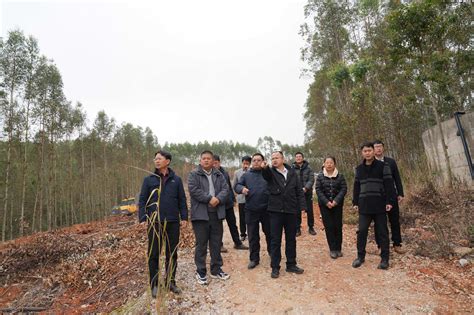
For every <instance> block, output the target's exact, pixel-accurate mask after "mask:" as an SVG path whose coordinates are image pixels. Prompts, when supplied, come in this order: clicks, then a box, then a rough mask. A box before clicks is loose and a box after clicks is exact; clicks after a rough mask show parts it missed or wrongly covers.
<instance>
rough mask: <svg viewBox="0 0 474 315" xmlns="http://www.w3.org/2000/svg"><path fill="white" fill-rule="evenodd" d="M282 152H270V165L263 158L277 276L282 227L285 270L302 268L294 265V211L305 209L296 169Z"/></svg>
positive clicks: (275, 275) (300, 271)
mask: <svg viewBox="0 0 474 315" xmlns="http://www.w3.org/2000/svg"><path fill="white" fill-rule="evenodd" d="M284 161H285V158H284V156H283V152H281V151H275V152H273V153H272V167H269V166H268V165H267V163H266V162H265V161H263V162H262V176H263V178H264V179H265V180H266V181H267V184H268V191H269V193H270V196H269V199H268V208H267V211H268V213H269V215H270V237H271V245H270V252H271V267H272V273H271V277H272V278H278V277H279V276H280V261H281V237H282V233H283V229H284V230H285V240H286V245H285V255H286V271H287V272H293V273H296V274H302V273H303V272H304V270H303V269H302V268H300V267H298V266H297V265H296V229H297V227H296V220H297V218H296V214H297V211H306V209H305V208H306V200H305V199H304V194H303V189H302V187H301V181H300V180H299V178H298V175H297V174H296V171H295V170H294V169H293V168H292V167H290V166H289V165H288V164H285V163H284Z"/></svg>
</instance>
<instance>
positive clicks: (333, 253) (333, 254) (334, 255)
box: [329, 250, 338, 259]
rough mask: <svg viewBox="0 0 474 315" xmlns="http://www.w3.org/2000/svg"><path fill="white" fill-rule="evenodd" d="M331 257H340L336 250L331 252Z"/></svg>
mask: <svg viewBox="0 0 474 315" xmlns="http://www.w3.org/2000/svg"><path fill="white" fill-rule="evenodd" d="M329 256H331V258H332V259H336V258H337V257H338V256H337V252H336V251H335V250H332V251H330V252H329Z"/></svg>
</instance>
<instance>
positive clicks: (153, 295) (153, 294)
mask: <svg viewBox="0 0 474 315" xmlns="http://www.w3.org/2000/svg"><path fill="white" fill-rule="evenodd" d="M157 293H158V286H154V287H153V288H151V297H152V298H154V299H156V295H157Z"/></svg>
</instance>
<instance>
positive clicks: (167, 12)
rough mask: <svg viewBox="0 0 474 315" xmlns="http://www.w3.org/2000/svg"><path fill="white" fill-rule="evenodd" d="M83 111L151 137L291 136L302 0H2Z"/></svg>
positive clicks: (249, 139) (301, 94)
mask: <svg viewBox="0 0 474 315" xmlns="http://www.w3.org/2000/svg"><path fill="white" fill-rule="evenodd" d="M0 1H2V2H1V4H0V17H1V30H0V31H1V32H0V34H1V36H3V37H5V36H6V34H7V32H8V30H11V29H13V28H20V29H22V30H23V31H24V32H25V33H26V34H28V35H33V36H34V37H36V38H37V39H38V41H39V45H40V49H41V52H42V53H43V54H45V55H46V56H47V57H49V58H52V59H54V61H55V63H56V64H57V66H58V68H59V70H60V71H61V74H62V76H63V81H64V87H65V93H66V96H67V98H68V99H69V100H71V101H73V102H76V101H80V102H82V103H83V105H84V108H85V109H86V111H87V113H88V116H89V120H90V121H93V119H94V117H95V115H96V114H97V112H98V111H99V110H105V112H106V113H107V114H108V115H109V116H112V117H114V118H115V119H116V120H117V121H118V123H122V122H130V123H132V124H134V125H138V126H142V127H143V128H145V127H146V126H149V127H150V128H151V129H152V130H153V132H154V133H155V134H156V135H157V137H158V140H159V142H160V143H164V142H165V141H168V142H184V141H190V142H198V141H204V140H208V141H217V140H233V141H239V142H246V143H249V144H252V145H255V144H256V143H257V139H258V137H260V136H261V137H263V136H266V135H267V136H272V137H273V138H274V139H279V140H281V141H283V142H286V143H290V144H302V143H303V140H304V131H305V123H304V120H303V113H304V103H305V100H306V93H307V88H308V84H309V79H308V78H300V72H301V69H302V68H303V67H304V64H303V63H302V62H301V61H300V48H301V47H302V45H303V41H302V39H301V37H300V35H298V31H299V25H300V24H302V23H303V6H304V4H305V3H306V0H240V1H227V0H201V1H197V0H180V1H174V0H173V1H172V0H166V1H165V0H163V1H137V0H130V1H31V0H30V1H11V0H10V1H8V0H0Z"/></svg>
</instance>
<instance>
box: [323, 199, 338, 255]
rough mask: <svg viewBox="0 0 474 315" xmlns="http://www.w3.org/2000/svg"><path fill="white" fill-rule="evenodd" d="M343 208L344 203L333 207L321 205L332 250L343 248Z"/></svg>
mask: <svg viewBox="0 0 474 315" xmlns="http://www.w3.org/2000/svg"><path fill="white" fill-rule="evenodd" d="M342 208H343V207H342V205H338V206H336V207H334V208H331V209H329V208H328V207H326V206H324V205H319V209H320V210H321V216H322V217H323V224H324V231H325V232H326V239H327V241H328V245H329V250H331V251H340V250H341V248H342Z"/></svg>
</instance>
